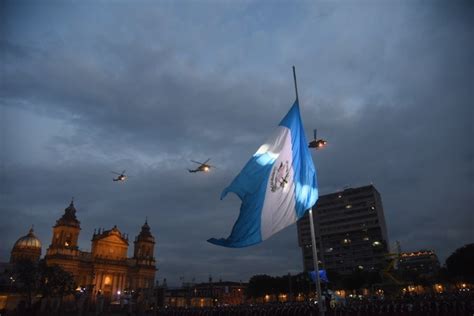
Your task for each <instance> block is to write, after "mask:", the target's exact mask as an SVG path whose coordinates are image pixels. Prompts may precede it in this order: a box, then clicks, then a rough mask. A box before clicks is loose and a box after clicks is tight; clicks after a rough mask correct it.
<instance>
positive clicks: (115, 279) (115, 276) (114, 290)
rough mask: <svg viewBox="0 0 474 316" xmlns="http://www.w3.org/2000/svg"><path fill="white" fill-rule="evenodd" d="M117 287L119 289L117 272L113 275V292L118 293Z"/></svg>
mask: <svg viewBox="0 0 474 316" xmlns="http://www.w3.org/2000/svg"><path fill="white" fill-rule="evenodd" d="M117 289H118V275H117V273H116V272H115V273H114V274H113V277H112V292H113V294H114V295H115V294H117Z"/></svg>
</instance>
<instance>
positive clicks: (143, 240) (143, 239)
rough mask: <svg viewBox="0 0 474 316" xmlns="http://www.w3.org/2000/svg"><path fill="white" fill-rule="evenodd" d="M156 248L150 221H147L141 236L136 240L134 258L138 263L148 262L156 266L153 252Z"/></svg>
mask: <svg viewBox="0 0 474 316" xmlns="http://www.w3.org/2000/svg"><path fill="white" fill-rule="evenodd" d="M154 248H155V237H153V235H152V234H151V232H150V226H148V220H145V224H144V225H143V226H142V230H141V232H140V234H138V236H137V237H136V238H135V241H134V250H133V258H134V259H136V260H137V262H141V263H142V264H143V263H145V262H148V263H149V264H150V265H154V264H155V258H154V257H153V252H154Z"/></svg>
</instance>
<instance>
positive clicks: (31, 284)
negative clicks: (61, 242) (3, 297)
mask: <svg viewBox="0 0 474 316" xmlns="http://www.w3.org/2000/svg"><path fill="white" fill-rule="evenodd" d="M14 275H15V279H16V283H17V287H18V289H19V290H20V291H21V292H23V293H26V295H27V307H28V308H31V300H32V296H33V293H34V292H35V291H36V289H37V288H38V283H39V278H40V272H39V266H38V264H37V263H35V262H33V261H31V260H28V259H24V260H21V261H19V262H17V263H16V264H15V270H14Z"/></svg>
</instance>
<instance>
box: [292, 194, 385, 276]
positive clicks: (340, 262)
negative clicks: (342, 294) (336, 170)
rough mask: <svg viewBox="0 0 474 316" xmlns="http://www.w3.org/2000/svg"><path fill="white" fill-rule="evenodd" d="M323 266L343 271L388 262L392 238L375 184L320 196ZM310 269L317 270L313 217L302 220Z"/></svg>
mask: <svg viewBox="0 0 474 316" xmlns="http://www.w3.org/2000/svg"><path fill="white" fill-rule="evenodd" d="M313 219H314V224H315V232H316V244H317V248H318V259H319V261H320V268H325V269H327V270H332V271H335V272H337V273H340V274H350V273H352V272H353V271H355V270H357V269H360V270H369V271H374V270H381V269H383V268H385V267H386V265H387V264H388V258H387V255H388V237H387V228H386V225H385V217H384V212H383V206H382V199H381V197H380V193H379V192H378V191H377V190H376V189H375V187H374V186H373V185H368V186H363V187H359V188H348V189H345V190H343V191H340V192H335V193H331V194H327V195H323V196H320V197H319V199H318V202H317V204H316V206H315V207H314V208H313ZM298 243H299V246H300V247H301V250H302V254H303V264H304V269H305V270H306V271H309V270H313V255H312V249H311V233H310V223H309V216H308V214H306V215H305V216H304V217H302V218H301V219H300V220H299V221H298Z"/></svg>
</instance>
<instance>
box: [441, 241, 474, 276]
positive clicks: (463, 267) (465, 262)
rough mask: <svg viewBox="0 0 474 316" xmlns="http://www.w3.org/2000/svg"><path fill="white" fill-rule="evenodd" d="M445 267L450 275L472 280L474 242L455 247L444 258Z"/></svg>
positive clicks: (473, 271) (473, 274) (473, 272)
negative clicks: (446, 257) (454, 249)
mask: <svg viewBox="0 0 474 316" xmlns="http://www.w3.org/2000/svg"><path fill="white" fill-rule="evenodd" d="M446 267H447V269H448V273H449V275H450V276H452V277H455V278H460V279H462V280H465V281H469V282H474V269H473V267H474V244H467V245H465V246H463V247H461V248H458V249H456V251H454V252H453V253H452V254H451V255H450V256H449V257H448V259H446Z"/></svg>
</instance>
